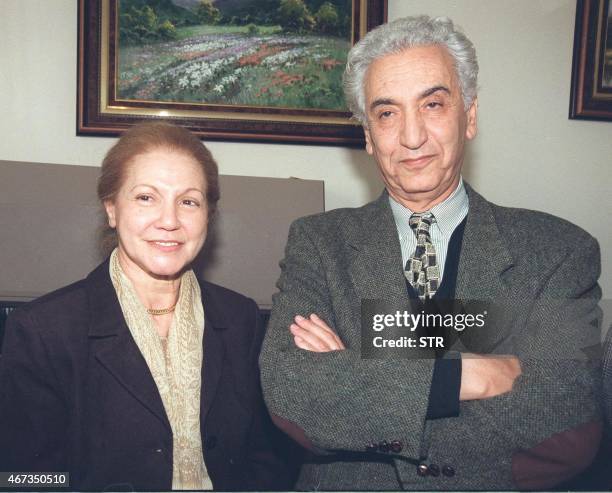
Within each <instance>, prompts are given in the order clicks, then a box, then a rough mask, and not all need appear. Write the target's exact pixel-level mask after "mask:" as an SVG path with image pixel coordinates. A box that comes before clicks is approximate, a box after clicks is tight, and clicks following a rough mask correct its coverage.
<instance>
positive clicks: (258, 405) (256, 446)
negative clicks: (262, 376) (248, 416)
mask: <svg viewBox="0 0 612 493" xmlns="http://www.w3.org/2000/svg"><path fill="white" fill-rule="evenodd" d="M253 311H254V318H255V320H256V323H255V324H254V325H255V326H256V328H257V330H256V333H255V336H254V338H253V343H252V346H251V350H250V357H249V360H250V367H251V372H250V375H251V376H252V377H253V380H254V382H253V389H254V397H253V400H254V406H253V421H252V426H251V429H250V436H249V440H248V445H249V455H248V460H249V468H250V473H249V479H250V487H251V489H253V490H256V491H280V490H285V491H289V490H291V489H292V487H293V484H294V483H295V480H296V477H297V468H298V466H299V463H298V460H299V456H298V454H299V452H298V451H297V450H295V447H293V446H292V444H291V443H289V440H288V439H287V437H286V436H285V435H283V434H282V433H280V431H279V430H278V429H277V428H276V427H275V426H274V424H273V423H272V421H271V419H270V415H269V414H268V410H267V409H266V406H265V404H264V401H263V397H262V394H261V385H260V381H259V364H258V356H259V353H260V350H261V344H262V339H263V336H264V332H265V327H264V326H263V324H262V320H261V316H260V314H259V310H258V308H257V305H256V304H255V303H253Z"/></svg>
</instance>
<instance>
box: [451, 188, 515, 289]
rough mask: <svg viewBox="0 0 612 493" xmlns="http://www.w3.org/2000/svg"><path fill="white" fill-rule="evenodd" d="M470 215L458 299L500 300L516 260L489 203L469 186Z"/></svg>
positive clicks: (467, 223) (461, 259)
mask: <svg viewBox="0 0 612 493" xmlns="http://www.w3.org/2000/svg"><path fill="white" fill-rule="evenodd" d="M465 187H466V190H467V193H468V199H469V212H468V216H467V222H466V225H465V231H464V233H463V242H462V245H461V254H460V257H459V269H458V272H457V285H456V291H455V297H456V298H458V299H463V300H468V299H473V300H490V299H493V300H500V299H504V297H505V296H506V293H507V286H506V284H505V283H504V274H505V273H506V271H508V270H509V269H510V268H511V267H512V266H513V264H514V263H513V259H512V256H511V255H510V253H509V252H508V249H507V247H506V245H505V244H504V242H503V240H502V237H501V234H500V232H499V230H498V228H497V224H496V222H495V218H494V216H493V211H492V210H491V206H490V204H489V203H488V202H487V201H486V200H485V199H484V198H483V197H482V196H481V195H479V194H478V193H476V192H475V191H474V190H473V189H472V188H471V187H470V186H469V185H468V184H467V183H466V184H465Z"/></svg>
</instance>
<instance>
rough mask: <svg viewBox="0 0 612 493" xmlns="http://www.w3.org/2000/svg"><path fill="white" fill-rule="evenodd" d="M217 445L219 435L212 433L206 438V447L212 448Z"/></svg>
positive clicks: (207, 448)
mask: <svg viewBox="0 0 612 493" xmlns="http://www.w3.org/2000/svg"><path fill="white" fill-rule="evenodd" d="M216 446H217V437H216V436H215V435H211V436H209V437H208V438H207V439H206V442H205V445H204V448H205V449H206V450H212V449H214V448H215V447H216Z"/></svg>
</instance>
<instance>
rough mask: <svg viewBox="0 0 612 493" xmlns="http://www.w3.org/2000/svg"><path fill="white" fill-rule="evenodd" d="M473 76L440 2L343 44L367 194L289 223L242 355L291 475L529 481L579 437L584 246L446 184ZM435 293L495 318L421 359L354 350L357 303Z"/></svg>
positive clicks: (560, 467) (568, 469) (543, 476)
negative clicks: (270, 286) (260, 327)
mask: <svg viewBox="0 0 612 493" xmlns="http://www.w3.org/2000/svg"><path fill="white" fill-rule="evenodd" d="M477 73H478V65H477V61H476V54H475V51H474V48H473V46H472V43H471V42H470V41H469V40H468V39H467V38H466V37H465V35H464V34H462V33H461V32H459V31H457V30H456V29H455V27H454V26H453V23H452V22H451V21H450V20H449V19H447V18H435V19H432V18H429V17H414V18H405V19H399V20H396V21H394V22H391V23H389V24H387V25H384V26H380V27H379V28H377V29H375V30H374V31H372V32H371V33H369V34H368V35H367V36H365V37H364V39H363V40H362V41H360V42H359V43H358V44H357V45H355V47H354V48H353V49H352V50H351V52H350V53H349V59H348V64H347V69H346V73H345V91H346V94H347V99H348V102H349V105H350V108H351V110H352V111H353V113H354V115H355V117H356V118H358V119H359V120H360V122H361V123H362V124H363V127H364V131H365V136H366V150H367V152H368V153H369V154H370V155H372V156H373V157H374V159H375V160H376V162H377V164H378V167H379V169H380V172H381V175H382V178H383V181H384V183H385V191H384V192H383V194H382V195H381V196H380V198H379V199H377V200H376V201H374V202H372V203H370V204H367V205H365V206H363V207H361V208H358V209H341V210H335V211H330V212H327V213H324V214H320V215H316V216H312V217H307V218H302V219H300V220H298V221H296V222H295V223H294V224H293V225H292V227H291V230H290V233H289V239H288V243H287V248H286V256H285V259H284V260H283V261H282V263H281V267H282V274H281V277H280V280H279V282H278V287H279V290H280V291H279V293H277V294H276V295H275V297H274V304H273V309H272V316H271V320H270V324H269V328H268V333H267V336H266V340H265V342H264V347H263V350H262V354H261V357H260V366H261V372H262V385H263V390H264V395H265V398H266V401H267V404H268V406H269V409H270V411H271V413H272V414H273V415H274V419H275V422H276V423H277V425H278V426H279V427H281V428H282V429H283V430H284V431H286V432H287V433H288V434H289V435H291V436H292V437H293V438H294V439H295V440H297V441H298V442H299V443H301V444H302V445H303V446H304V447H306V448H308V449H310V450H311V451H312V452H313V453H312V454H311V455H309V457H308V459H307V461H306V463H305V464H304V466H303V468H302V472H301V475H300V479H299V482H298V485H297V487H298V489H306V490H311V489H323V490H354V489H367V490H393V489H419V490H437V489H514V488H521V489H525V488H549V487H551V486H554V485H556V484H559V483H561V482H563V481H565V480H567V479H569V478H571V477H573V476H574V475H576V474H577V473H579V472H580V471H582V470H583V469H585V468H586V467H587V466H588V465H589V464H590V462H591V461H592V459H593V457H594V455H595V453H596V451H597V447H598V444H599V440H600V436H601V416H600V409H599V401H598V395H599V390H598V387H597V381H598V379H597V371H598V367H597V365H596V364H594V363H592V360H591V358H589V357H588V356H585V355H586V354H587V353H588V351H581V350H582V349H583V348H586V347H587V346H589V345H591V343H592V342H593V341H596V340H598V333H597V327H596V325H597V324H596V322H597V317H598V309H597V301H598V298H599V297H600V289H599V287H598V285H597V278H598V276H599V270H600V266H599V250H598V246H597V242H596V241H595V240H594V239H593V238H592V237H591V236H589V235H588V234H587V233H586V232H585V231H583V230H581V229H580V228H578V227H576V226H574V225H572V224H569V223H568V222H566V221H563V220H561V219H558V218H555V217H552V216H550V215H546V214H543V213H538V212H533V211H527V210H519V209H510V208H504V207H499V206H496V205H494V204H492V203H490V202H488V201H486V200H485V199H484V198H483V197H481V196H480V195H478V194H477V193H476V192H475V191H474V190H473V189H472V188H470V187H469V186H468V185H467V183H464V182H463V180H462V178H461V167H462V164H463V160H464V154H465V145H466V143H467V141H468V140H471V139H473V138H474V137H475V136H476V130H477V126H476V117H477V99H476V87H477ZM438 299H461V300H489V301H491V302H493V303H495V304H498V305H499V307H498V309H497V310H496V313H498V316H497V318H496V319H495V322H494V323H493V324H488V325H487V327H486V328H485V329H486V330H484V331H481V332H480V333H479V337H478V340H477V341H476V343H474V341H473V340H472V341H471V343H470V344H464V346H461V345H460V344H459V345H454V346H453V348H451V349H454V350H452V351H447V352H436V353H435V355H434V356H432V357H427V356H426V354H425V353H423V354H421V356H420V357H418V358H415V357H408V358H404V359H401V358H400V359H397V358H390V359H384V358H383V359H380V358H374V359H371V358H368V357H367V356H366V355H364V354H363V351H362V349H363V348H362V343H363V340H364V339H363V338H364V336H365V332H363V330H364V329H363V327H362V319H361V316H362V308H363V306H362V304H363V302H364V300H381V301H382V302H384V303H385V304H386V305H385V306H396V307H403V306H414V304H413V302H416V303H417V304H418V303H422V306H424V307H425V306H428V305H429V304H430V303H431V302H435V301H436V300H438ZM456 329H457V330H459V328H458V327H456ZM466 332H467V331H466ZM466 335H467V334H466ZM466 340H467V339H466ZM459 342H461V341H459ZM456 348H459V349H456ZM544 349H546V352H545V351H544Z"/></svg>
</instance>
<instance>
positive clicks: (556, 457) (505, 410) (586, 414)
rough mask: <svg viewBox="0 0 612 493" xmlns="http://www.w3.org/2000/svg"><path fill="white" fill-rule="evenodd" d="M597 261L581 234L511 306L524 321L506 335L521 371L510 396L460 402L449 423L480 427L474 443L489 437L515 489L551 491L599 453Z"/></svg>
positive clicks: (592, 245) (589, 241)
mask: <svg viewBox="0 0 612 493" xmlns="http://www.w3.org/2000/svg"><path fill="white" fill-rule="evenodd" d="M583 239H584V238H583ZM599 259H600V257H599V247H598V245H597V242H596V241H595V240H594V239H593V238H591V237H589V238H588V239H585V240H584V241H583V242H582V243H581V248H575V249H571V250H570V252H569V254H567V255H566V256H565V257H564V258H562V259H561V260H560V261H559V262H558V263H557V264H556V265H555V267H554V268H552V269H551V270H550V271H549V272H548V273H547V277H546V281H545V282H544V284H543V285H542V286H541V288H540V291H539V293H538V294H537V296H536V297H535V298H534V299H531V300H523V304H522V306H515V307H510V310H512V311H514V312H516V313H518V314H519V315H518V317H519V319H522V320H524V321H525V322H524V323H522V326H519V327H516V330H515V331H514V332H513V334H512V337H513V339H514V341H515V348H516V354H517V356H518V358H519V360H520V362H521V366H522V375H520V376H519V377H518V378H517V380H516V381H515V383H514V387H513V389H512V391H511V392H509V393H506V394H503V395H500V396H498V397H495V398H492V399H483V400H476V401H469V402H465V403H462V408H461V416H460V417H459V418H457V420H456V421H455V423H454V425H455V427H456V431H458V430H459V429H464V430H469V429H472V430H478V431H477V432H475V433H472V434H471V435H472V436H471V438H470V439H471V440H473V441H474V443H476V442H480V443H483V442H482V441H483V440H485V439H486V437H494V439H493V440H492V441H491V442H490V443H491V445H490V446H491V447H496V448H495V449H494V453H495V454H497V455H499V456H500V457H508V458H509V459H510V460H509V464H508V465H509V467H510V468H511V476H512V481H513V483H514V485H515V486H517V487H519V488H521V489H542V488H546V489H548V488H551V487H552V486H555V485H556V484H559V483H561V482H563V481H565V480H567V479H569V478H572V477H573V476H575V475H577V474H578V473H579V472H581V471H582V470H584V469H586V468H587V467H588V466H589V465H590V464H591V462H592V461H593V459H594V457H595V455H596V453H597V450H598V447H599V444H600V440H601V436H602V424H603V423H602V416H601V409H600V406H601V402H600V401H601V367H600V366H601V365H600V354H599V349H600V346H599V343H600V337H601V336H600V321H601V310H600V308H599V306H598V301H599V299H600V297H601V289H600V287H599V285H598V284H597V279H598V277H599V273H600V260H599ZM446 431H448V430H446ZM439 440H440V441H443V438H442V437H441V436H440V437H439ZM485 450H486V447H485Z"/></svg>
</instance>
